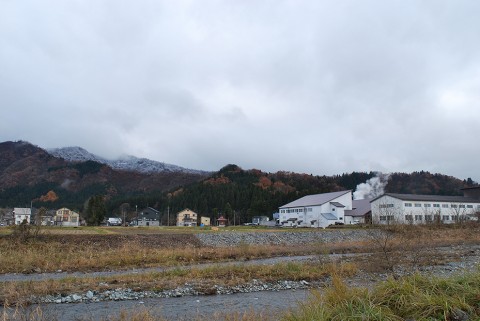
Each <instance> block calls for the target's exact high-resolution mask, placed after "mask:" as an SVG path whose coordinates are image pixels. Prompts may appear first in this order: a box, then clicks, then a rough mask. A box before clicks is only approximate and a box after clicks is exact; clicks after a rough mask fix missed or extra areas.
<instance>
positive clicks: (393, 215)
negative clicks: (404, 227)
mask: <svg viewBox="0 0 480 321" xmlns="http://www.w3.org/2000/svg"><path fill="white" fill-rule="evenodd" d="M462 191H463V194H464V195H463V196H445V195H414V194H397V193H385V194H383V195H381V196H379V197H377V198H375V199H373V200H372V201H371V207H372V220H373V223H375V224H391V223H394V222H395V223H400V224H405V223H409V224H422V223H431V222H438V223H440V222H442V223H447V224H448V223H456V222H462V221H466V220H477V218H478V214H479V213H480V187H470V188H465V189H463V190H462Z"/></svg>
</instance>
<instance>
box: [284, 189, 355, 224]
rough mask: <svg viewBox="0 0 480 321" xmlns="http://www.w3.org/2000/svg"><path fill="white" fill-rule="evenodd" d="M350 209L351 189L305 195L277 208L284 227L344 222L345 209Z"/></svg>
mask: <svg viewBox="0 0 480 321" xmlns="http://www.w3.org/2000/svg"><path fill="white" fill-rule="evenodd" d="M346 210H352V191H351V190H347V191H340V192H332V193H324V194H315V195H307V196H304V197H302V198H300V199H298V200H296V201H293V202H291V203H288V204H285V205H283V206H281V207H280V208H279V213H280V219H279V223H280V225H282V226H285V227H322V228H325V227H327V226H329V225H333V224H344V217H345V211H346Z"/></svg>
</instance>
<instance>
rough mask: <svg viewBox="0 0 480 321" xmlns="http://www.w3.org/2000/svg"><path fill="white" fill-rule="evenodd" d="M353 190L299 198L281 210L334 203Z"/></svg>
mask: <svg viewBox="0 0 480 321" xmlns="http://www.w3.org/2000/svg"><path fill="white" fill-rule="evenodd" d="M350 192H351V190H348V191H341V192H332V193H324V194H315V195H307V196H304V197H302V198H299V199H298V200H296V201H293V202H290V203H288V204H285V205H283V206H280V208H288V207H305V206H318V205H323V204H325V203H327V202H330V201H333V200H334V199H336V198H337V197H340V196H342V195H345V194H347V193H350Z"/></svg>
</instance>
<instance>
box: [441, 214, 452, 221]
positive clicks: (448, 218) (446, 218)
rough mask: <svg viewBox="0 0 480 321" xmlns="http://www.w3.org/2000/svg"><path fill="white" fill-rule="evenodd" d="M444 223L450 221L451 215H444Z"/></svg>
mask: <svg viewBox="0 0 480 321" xmlns="http://www.w3.org/2000/svg"><path fill="white" fill-rule="evenodd" d="M442 221H450V216H449V215H442Z"/></svg>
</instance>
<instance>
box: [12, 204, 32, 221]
mask: <svg viewBox="0 0 480 321" xmlns="http://www.w3.org/2000/svg"><path fill="white" fill-rule="evenodd" d="M12 215H13V219H14V224H15V225H20V224H22V223H23V222H24V221H26V222H27V224H30V217H31V215H32V209H31V208H29V207H15V208H14V209H13V212H12Z"/></svg>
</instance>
